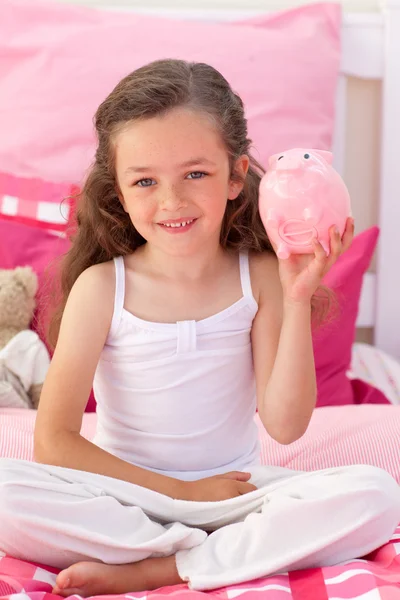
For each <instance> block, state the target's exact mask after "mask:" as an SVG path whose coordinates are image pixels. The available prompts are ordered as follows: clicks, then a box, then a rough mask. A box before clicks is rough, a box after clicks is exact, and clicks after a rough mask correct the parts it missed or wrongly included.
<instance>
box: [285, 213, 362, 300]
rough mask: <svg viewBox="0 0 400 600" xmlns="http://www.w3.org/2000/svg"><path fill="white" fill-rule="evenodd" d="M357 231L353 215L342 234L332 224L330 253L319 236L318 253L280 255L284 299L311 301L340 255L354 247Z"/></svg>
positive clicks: (316, 247) (315, 247)
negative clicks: (326, 250)
mask: <svg viewBox="0 0 400 600" xmlns="http://www.w3.org/2000/svg"><path fill="white" fill-rule="evenodd" d="M353 235H354V220H353V219H352V218H349V219H347V223H346V228H345V231H344V233H343V236H342V237H340V234H339V231H338V229H337V228H336V227H334V226H333V227H331V229H330V254H329V256H327V254H326V252H325V250H324V249H323V247H322V246H321V244H320V242H319V241H318V240H315V241H314V254H291V255H290V256H289V258H285V259H279V276H280V280H281V283H282V288H283V295H284V301H286V302H289V303H295V304H306V303H309V302H310V301H311V298H312V296H313V294H314V293H315V292H316V290H317V288H318V286H319V285H321V281H322V279H323V277H324V276H325V275H326V274H327V273H328V271H329V269H330V268H331V267H332V265H334V264H335V262H336V261H337V259H338V258H339V256H340V255H341V254H342V253H343V252H345V251H346V250H347V249H348V248H349V247H350V245H351V242H352V240H353Z"/></svg>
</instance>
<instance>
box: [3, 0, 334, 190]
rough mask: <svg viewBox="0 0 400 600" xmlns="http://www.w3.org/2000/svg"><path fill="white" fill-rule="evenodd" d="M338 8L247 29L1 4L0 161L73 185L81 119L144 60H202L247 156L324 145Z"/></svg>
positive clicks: (81, 161)
mask: <svg viewBox="0 0 400 600" xmlns="http://www.w3.org/2000/svg"><path fill="white" fill-rule="evenodd" d="M340 21H341V12H340V6H339V4H330V3H329V4H324V3H320V4H316V5H311V6H305V7H302V8H301V9H297V10H293V11H287V12H282V13H280V14H278V15H277V14H274V15H272V16H266V17H265V18H263V20H262V23H259V25H260V26H255V25H253V24H249V25H243V24H240V25H238V24H235V25H232V24H209V23H202V22H188V21H176V20H163V19H157V18H152V17H145V16H137V15H134V14H129V13H128V14H122V13H118V12H117V13H112V12H109V11H101V10H96V9H91V8H83V7H77V6H67V5H64V4H62V3H57V2H54V3H47V2H44V1H42V0H35V2H32V1H31V0H26V1H23V0H2V1H1V3H0V73H1V84H2V87H1V93H0V131H1V137H0V164H1V167H2V169H3V170H4V171H7V172H9V173H13V174H16V175H24V176H28V177H40V178H43V179H46V180H48V181H68V182H78V183H79V182H80V181H81V179H82V176H83V174H84V172H85V171H86V169H87V166H88V164H89V162H90V161H91V160H92V156H93V149H94V148H93V142H94V136H93V128H92V117H93V114H94V112H95V110H96V107H97V106H98V104H99V103H100V102H101V101H102V100H103V99H104V98H105V96H106V95H107V94H108V93H109V92H110V91H111V89H112V88H113V87H114V86H115V84H116V83H117V82H118V80H119V79H121V78H122V77H123V76H125V75H126V74H127V73H129V72H130V71H132V70H134V69H135V68H137V67H139V66H141V65H143V64H145V63H148V62H150V61H152V60H154V59H159V58H165V57H173V58H184V59H187V60H194V61H204V62H208V63H211V64H212V65H214V66H215V67H216V68H217V69H219V70H220V71H221V72H222V73H223V74H224V75H225V76H226V78H227V79H228V80H229V82H230V83H231V84H232V86H233V88H234V89H235V90H237V91H238V92H239V93H240V94H241V96H242V98H243V100H244V102H245V106H246V112H247V116H248V122H249V130H250V137H251V138H252V139H253V141H254V146H255V147H256V156H257V158H259V159H260V161H261V162H262V163H263V164H264V165H266V164H267V157H268V156H269V155H270V154H272V153H274V152H279V151H281V150H282V149H285V148H288V147H295V146H297V147H303V146H305V147H314V148H321V149H323V148H324V149H329V148H330V147H331V139H332V131H333V121H334V101H335V88H336V82H337V74H338V68H339V61H340Z"/></svg>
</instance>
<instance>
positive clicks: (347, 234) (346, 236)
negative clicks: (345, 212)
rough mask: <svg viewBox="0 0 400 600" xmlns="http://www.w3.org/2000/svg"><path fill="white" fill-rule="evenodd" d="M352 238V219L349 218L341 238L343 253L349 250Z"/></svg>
mask: <svg viewBox="0 0 400 600" xmlns="http://www.w3.org/2000/svg"><path fill="white" fill-rule="evenodd" d="M353 237H354V219H353V218H352V217H349V218H348V219H347V222H346V229H345V230H344V233H343V236H342V246H343V252H345V251H346V250H347V249H348V248H350V245H351V242H352V241H353Z"/></svg>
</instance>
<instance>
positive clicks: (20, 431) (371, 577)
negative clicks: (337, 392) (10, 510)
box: [0, 405, 400, 600]
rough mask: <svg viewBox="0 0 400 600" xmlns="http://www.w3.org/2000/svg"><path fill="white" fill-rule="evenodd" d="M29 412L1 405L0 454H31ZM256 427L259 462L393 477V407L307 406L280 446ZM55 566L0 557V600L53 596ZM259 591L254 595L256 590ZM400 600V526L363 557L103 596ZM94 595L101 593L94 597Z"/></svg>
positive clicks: (399, 426)
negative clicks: (297, 436)
mask: <svg viewBox="0 0 400 600" xmlns="http://www.w3.org/2000/svg"><path fill="white" fill-rule="evenodd" d="M34 418H35V412H34V411H28V410H24V409H7V410H6V409H2V410H0V456H8V457H16V458H23V459H27V460H31V459H32V443H33V440H32V431H33V425H34ZM95 424H96V415H95V414H94V413H86V414H85V415H84V421H83V428H82V434H83V435H84V436H85V437H87V438H88V439H91V437H92V436H93V434H94V429H95ZM258 425H259V427H260V438H261V441H262V458H263V462H265V463H268V464H277V465H282V466H286V467H288V468H292V469H299V470H314V469H322V468H325V467H329V466H336V465H344V464H354V463H367V464H374V465H377V466H380V467H382V468H385V469H386V470H388V471H389V472H390V473H391V474H392V475H393V476H394V477H395V478H396V479H397V481H398V482H400V450H399V447H400V446H399V439H400V406H388V405H360V406H338V407H324V408H321V409H317V410H316V411H315V412H314V415H313V418H312V420H311V423H310V426H309V429H308V431H307V433H306V434H305V436H303V438H301V440H298V441H297V442H295V443H294V444H291V445H290V446H280V445H279V444H277V443H275V442H274V441H273V440H271V438H269V437H268V436H267V435H266V434H265V432H264V431H263V429H262V426H261V424H260V423H259V421H258ZM56 573H57V571H56V570H55V569H51V568H49V567H46V566H44V565H35V564H31V563H27V562H24V561H20V560H16V559H14V558H12V557H9V556H1V555H0V600H5V599H7V600H8V599H13V600H56V599H57V598H59V597H57V596H54V595H52V594H51V590H52V587H53V585H54V582H55V577H56ZM260 594H261V595H260ZM172 596H173V597H174V600H201V597H203V598H204V599H205V597H206V596H208V597H211V598H212V597H214V598H219V599H221V600H233V599H235V598H236V597H240V598H241V600H242V599H243V600H258V599H259V598H262V600H344V599H350V598H351V599H353V600H397V599H398V600H400V526H399V527H398V528H397V530H396V532H395V533H394V534H393V536H392V539H391V540H390V541H389V542H388V543H387V544H385V545H384V546H382V547H381V548H379V549H378V550H377V551H375V552H374V553H372V554H370V555H368V556H367V557H363V558H362V559H358V560H353V561H349V562H347V563H345V564H341V565H337V566H333V567H326V568H322V569H309V570H304V571H293V572H290V573H286V574H280V575H277V576H273V577H266V578H262V579H258V580H256V581H252V582H249V583H246V584H241V585H236V586H230V587H229V588H221V589H219V590H214V591H212V592H207V593H204V592H195V591H192V590H189V589H188V588H187V586H186V585H180V586H174V587H165V588H162V589H159V590H156V591H153V592H140V593H133V592H132V593H130V594H126V595H120V596H108V598H109V600H114V599H115V600H117V599H118V600H136V599H137V600H142V599H143V600H166V598H167V597H172ZM99 598H100V597H99Z"/></svg>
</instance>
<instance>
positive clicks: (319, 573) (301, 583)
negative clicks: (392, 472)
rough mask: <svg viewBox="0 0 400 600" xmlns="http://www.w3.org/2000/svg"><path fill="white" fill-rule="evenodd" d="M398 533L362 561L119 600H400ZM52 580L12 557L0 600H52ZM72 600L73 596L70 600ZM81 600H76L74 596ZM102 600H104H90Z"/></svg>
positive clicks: (4, 564) (1, 566)
mask: <svg viewBox="0 0 400 600" xmlns="http://www.w3.org/2000/svg"><path fill="white" fill-rule="evenodd" d="M399 540H400V527H399V528H398V529H397V531H396V533H395V534H394V535H393V537H392V539H391V540H390V542H389V543H388V544H386V545H385V546H383V547H382V548H380V549H379V550H378V551H376V552H375V553H373V554H371V555H369V556H368V558H366V559H363V560H361V559H359V560H353V561H351V562H348V563H346V564H344V565H339V566H334V567H326V568H324V569H308V570H304V571H292V572H291V573H288V574H282V575H277V576H275V577H265V578H262V579H257V580H256V581H252V582H250V583H246V584H242V585H235V586H231V587H229V588H221V589H219V590H214V591H212V592H195V591H193V590H189V589H188V587H187V586H186V585H177V586H172V587H165V588H160V589H158V590H155V591H154V592H136V593H135V594H134V595H133V594H127V595H120V596H107V598H108V599H109V600H112V599H113V598H115V599H117V598H118V599H119V600H125V599H126V600H133V599H136V598H137V599H142V598H143V600H147V599H149V600H158V599H159V600H165V599H166V598H167V597H169V598H172V597H173V598H174V600H200V599H201V598H203V599H206V597H210V598H219V599H221V600H231V599H234V598H237V597H240V599H241V600H334V599H335V600H340V599H343V600H344V599H346V598H352V599H353V600H356V599H358V600H396V599H398V598H400V543H399ZM55 579H56V573H55V571H54V569H49V568H48V567H43V566H38V565H33V564H30V563H26V562H23V561H20V560H16V559H14V558H10V557H4V558H0V598H7V599H11V598H12V597H13V594H18V596H15V597H14V599H15V600H17V599H18V600H51V599H56V598H60V597H61V596H56V595H54V594H51V590H52V586H53V585H54V582H55ZM73 597H74V596H71V598H73ZM75 597H76V598H79V596H75ZM93 598H99V599H100V598H104V596H93Z"/></svg>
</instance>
